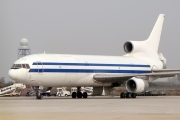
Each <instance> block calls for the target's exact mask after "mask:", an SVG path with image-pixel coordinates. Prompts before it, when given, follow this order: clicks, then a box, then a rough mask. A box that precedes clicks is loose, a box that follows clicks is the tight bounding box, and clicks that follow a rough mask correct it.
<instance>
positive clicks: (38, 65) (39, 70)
mask: <svg viewBox="0 0 180 120" xmlns="http://www.w3.org/2000/svg"><path fill="white" fill-rule="evenodd" d="M36 64H37V68H38V73H43V72H44V69H43V64H42V62H40V61H37V62H36Z"/></svg>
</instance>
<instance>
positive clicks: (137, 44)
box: [124, 14, 166, 68]
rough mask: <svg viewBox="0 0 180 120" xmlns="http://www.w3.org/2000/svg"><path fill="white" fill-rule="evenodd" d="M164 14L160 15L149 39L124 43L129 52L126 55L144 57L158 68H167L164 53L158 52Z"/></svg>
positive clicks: (126, 50) (125, 49)
mask: <svg viewBox="0 0 180 120" xmlns="http://www.w3.org/2000/svg"><path fill="white" fill-rule="evenodd" d="M164 16H165V15H164V14H160V15H159V17H158V19H157V21H156V23H155V25H154V28H153V29H152V32H151V34H150V36H149V38H148V39H147V40H144V41H128V42H126V43H125V44H124V51H125V52H126V53H127V54H126V56H133V57H138V58H141V59H144V60H146V61H149V63H150V64H151V65H152V66H156V68H165V66H166V59H165V58H164V56H163V55H162V53H158V49H159V43H160V38H161V32H162V27H163V22H164ZM162 64H163V65H162Z"/></svg>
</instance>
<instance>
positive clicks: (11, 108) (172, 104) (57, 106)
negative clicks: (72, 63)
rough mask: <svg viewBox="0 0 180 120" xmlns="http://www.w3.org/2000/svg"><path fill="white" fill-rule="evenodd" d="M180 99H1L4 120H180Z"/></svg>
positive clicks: (158, 97) (161, 97) (1, 119)
mask: <svg viewBox="0 0 180 120" xmlns="http://www.w3.org/2000/svg"><path fill="white" fill-rule="evenodd" d="M179 103H180V96H138V97H137V98H136V99H119V97H118V96H117V97H113V96H100V97H98V96H91V97H89V98H88V99H72V98H71V97H44V98H43V99H42V100H36V99H35V97H34V96H32V97H0V120H119V119H121V120H152V119H153V120H160V119H163V120H180V104H179Z"/></svg>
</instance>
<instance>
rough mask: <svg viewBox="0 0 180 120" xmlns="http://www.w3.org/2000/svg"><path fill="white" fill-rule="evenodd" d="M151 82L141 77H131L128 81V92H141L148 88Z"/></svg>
mask: <svg viewBox="0 0 180 120" xmlns="http://www.w3.org/2000/svg"><path fill="white" fill-rule="evenodd" d="M148 87H149V83H148V81H147V80H143V79H140V78H131V79H129V80H128V81H127V83H126V89H127V91H128V92H133V93H141V92H144V91H146V90H147V88H148Z"/></svg>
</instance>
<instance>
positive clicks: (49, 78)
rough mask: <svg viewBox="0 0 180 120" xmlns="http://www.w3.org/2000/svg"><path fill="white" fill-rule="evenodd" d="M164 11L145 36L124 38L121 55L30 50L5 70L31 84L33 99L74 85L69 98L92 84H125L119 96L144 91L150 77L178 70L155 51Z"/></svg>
mask: <svg viewBox="0 0 180 120" xmlns="http://www.w3.org/2000/svg"><path fill="white" fill-rule="evenodd" d="M164 17H165V15H164V14H160V15H159V17H158V19H157V21H156V23H155V25H154V27H153V29H152V32H151V34H150V36H149V38H148V39H146V40H144V41H127V42H125V44H124V46H123V47H124V51H125V52H126V54H125V55H123V56H98V55H71V54H46V53H44V54H32V55H28V56H25V57H22V58H20V59H18V60H17V61H15V62H14V64H13V66H12V67H11V69H10V70H9V72H8V75H9V77H10V78H11V79H13V80H15V81H17V82H20V83H24V84H26V85H31V86H32V88H33V89H34V91H36V99H42V95H41V93H42V92H43V91H48V90H50V89H51V88H52V87H77V91H76V92H73V93H72V98H87V97H88V95H87V93H86V92H83V93H82V92H81V89H80V88H81V87H82V86H83V87H93V91H94V92H95V93H99V94H102V90H103V87H104V88H106V87H107V88H108V87H117V86H121V85H125V87H126V90H127V92H122V93H121V94H120V98H136V94H137V93H141V92H143V91H146V89H148V87H149V81H153V80H156V79H158V78H163V77H172V76H175V75H177V74H180V70H178V69H177V70H176V69H167V67H166V64H167V63H166V59H165V57H164V56H163V54H162V53H159V52H158V48H159V43H160V37H161V31H162V27H163V22H164Z"/></svg>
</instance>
